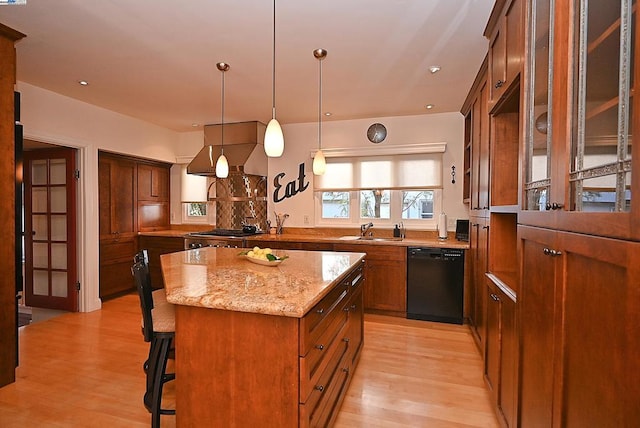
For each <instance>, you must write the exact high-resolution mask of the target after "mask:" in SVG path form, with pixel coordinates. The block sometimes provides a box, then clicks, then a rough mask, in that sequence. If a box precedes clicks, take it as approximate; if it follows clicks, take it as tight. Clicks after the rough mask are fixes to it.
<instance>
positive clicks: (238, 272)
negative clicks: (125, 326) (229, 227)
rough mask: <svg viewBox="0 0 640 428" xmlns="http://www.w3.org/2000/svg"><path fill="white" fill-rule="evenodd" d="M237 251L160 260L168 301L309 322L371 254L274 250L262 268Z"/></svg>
mask: <svg viewBox="0 0 640 428" xmlns="http://www.w3.org/2000/svg"><path fill="white" fill-rule="evenodd" d="M239 253H240V251H239V250H238V249H237V248H213V247H203V248H198V249H194V250H187V251H181V252H177V253H170V254H163V255H161V256H160V262H161V265H162V274H163V276H164V282H165V288H166V293H167V301H169V302H170V303H173V304H176V305H187V306H196V307H203V308H212V309H223V310H229V311H239V312H253V313H260V314H267V315H279V316H287V317H296V318H301V317H303V316H304V315H305V314H306V313H307V312H308V311H309V310H310V309H311V308H312V307H313V306H314V305H315V304H316V303H317V302H319V301H320V300H321V299H322V298H323V297H324V296H325V295H326V294H327V293H328V292H329V291H330V290H331V289H332V288H333V285H334V284H336V283H337V282H339V281H341V280H342V279H343V278H344V276H345V275H346V274H347V273H348V272H349V271H350V270H351V269H352V268H353V267H355V266H356V265H357V264H358V263H360V262H361V261H362V260H363V259H364V257H365V255H366V254H365V253H351V252H332V251H299V250H274V254H276V255H278V256H282V255H285V254H286V255H288V256H289V258H288V259H286V260H284V261H282V263H280V264H279V265H277V266H262V265H258V264H255V263H252V262H250V261H249V260H247V259H246V258H245V257H243V256H240V255H239Z"/></svg>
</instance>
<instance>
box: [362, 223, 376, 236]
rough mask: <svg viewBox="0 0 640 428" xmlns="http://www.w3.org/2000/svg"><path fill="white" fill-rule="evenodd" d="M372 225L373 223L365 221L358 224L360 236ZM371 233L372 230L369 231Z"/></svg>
mask: <svg viewBox="0 0 640 428" xmlns="http://www.w3.org/2000/svg"><path fill="white" fill-rule="evenodd" d="M372 227H373V223H365V224H363V225H360V236H365V235H366V234H367V231H368V230H369V229H371V228H372ZM371 234H373V232H371Z"/></svg>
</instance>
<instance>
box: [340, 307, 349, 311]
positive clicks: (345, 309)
mask: <svg viewBox="0 0 640 428" xmlns="http://www.w3.org/2000/svg"><path fill="white" fill-rule="evenodd" d="M349 309H350V308H349V306H345V307H344V308H343V309H342V310H343V311H345V312H349Z"/></svg>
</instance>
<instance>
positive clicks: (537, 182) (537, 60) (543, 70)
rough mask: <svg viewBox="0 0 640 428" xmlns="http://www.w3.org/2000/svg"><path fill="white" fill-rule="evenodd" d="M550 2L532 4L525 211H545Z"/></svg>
mask: <svg viewBox="0 0 640 428" xmlns="http://www.w3.org/2000/svg"><path fill="white" fill-rule="evenodd" d="M553 3H554V2H553V0H536V1H534V2H533V3H532V15H533V25H532V27H531V34H530V40H531V45H532V46H533V49H532V50H531V54H530V55H531V57H530V64H531V68H530V72H531V76H532V78H531V80H530V82H531V83H530V85H531V88H530V94H531V98H530V104H531V108H530V110H529V111H530V112H531V113H530V117H529V126H528V136H527V146H526V162H527V165H526V168H527V169H526V177H525V181H526V183H525V189H526V190H525V192H526V198H525V209H527V210H544V209H545V205H546V197H547V193H548V189H549V186H550V179H549V177H550V171H551V156H550V155H551V126H550V125H551V103H550V102H549V100H550V99H551V86H552V81H551V78H552V71H553V70H552V63H551V60H550V58H552V40H551V34H552V31H553V26H552V21H551V10H552V8H553Z"/></svg>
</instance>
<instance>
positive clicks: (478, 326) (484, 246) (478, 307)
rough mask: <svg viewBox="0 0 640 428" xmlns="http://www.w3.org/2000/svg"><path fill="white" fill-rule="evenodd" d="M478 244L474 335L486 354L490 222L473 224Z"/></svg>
mask: <svg viewBox="0 0 640 428" xmlns="http://www.w3.org/2000/svg"><path fill="white" fill-rule="evenodd" d="M473 224H474V226H473V228H474V233H475V237H476V244H475V245H474V247H473V252H474V254H473V256H472V257H473V258H474V260H473V287H472V292H473V293H474V294H473V299H472V300H473V308H472V313H473V324H472V325H473V326H474V329H473V333H474V335H475V338H476V342H477V343H478V345H479V348H480V350H481V351H482V352H484V347H485V343H484V341H485V334H486V311H487V290H486V286H485V275H486V273H487V255H488V248H489V224H488V220H487V219H484V218H478V219H476V221H475V222H474V223H473Z"/></svg>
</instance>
